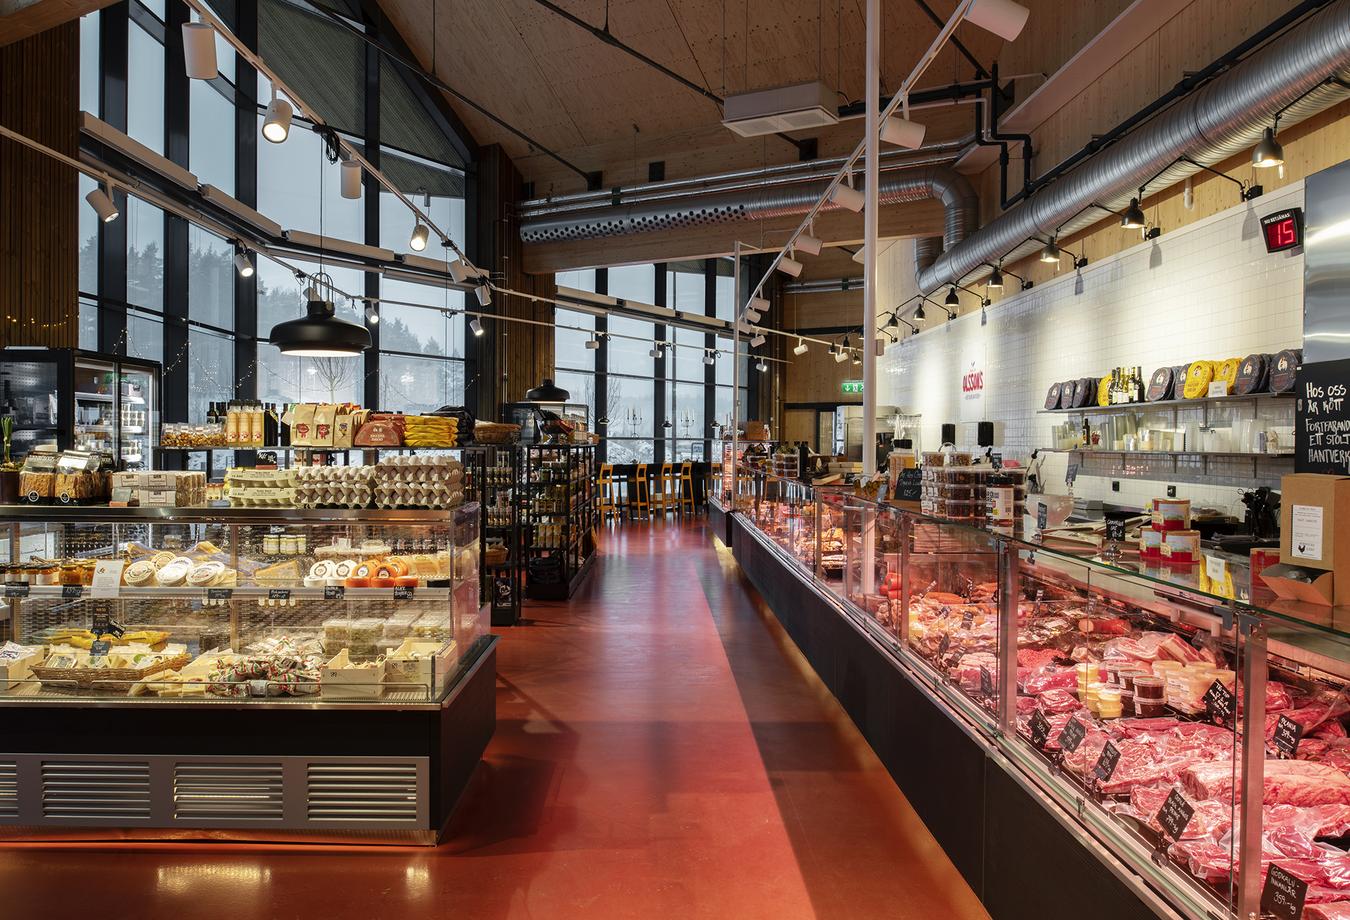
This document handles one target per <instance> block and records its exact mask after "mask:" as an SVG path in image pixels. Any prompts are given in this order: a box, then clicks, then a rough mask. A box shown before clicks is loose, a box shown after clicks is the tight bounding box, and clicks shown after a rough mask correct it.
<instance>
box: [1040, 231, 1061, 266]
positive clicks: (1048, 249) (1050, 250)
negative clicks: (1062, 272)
mask: <svg viewBox="0 0 1350 920" xmlns="http://www.w3.org/2000/svg"><path fill="white" fill-rule="evenodd" d="M1059 255H1060V253H1059V245H1058V244H1057V243H1056V242H1055V238H1054V237H1053V236H1052V237H1050V241H1049V242H1048V243H1046V244H1045V248H1044V249H1042V250H1041V261H1042V262H1045V263H1046V264H1049V263H1051V262H1053V263H1054V264H1056V265H1058V264H1059Z"/></svg>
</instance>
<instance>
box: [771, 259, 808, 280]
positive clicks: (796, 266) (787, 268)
mask: <svg viewBox="0 0 1350 920" xmlns="http://www.w3.org/2000/svg"><path fill="white" fill-rule="evenodd" d="M777 268H778V270H779V271H780V272H782V273H783V274H785V275H789V276H791V277H793V278H796V277H797V276H798V275H800V274H801V273H802V263H800V262H798V261H797V260H796V259H794V258H792V256H790V255H787V254H786V253H784V255H783V258H781V259H779V260H778V265H777Z"/></svg>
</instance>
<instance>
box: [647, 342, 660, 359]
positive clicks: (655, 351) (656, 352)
mask: <svg viewBox="0 0 1350 920" xmlns="http://www.w3.org/2000/svg"><path fill="white" fill-rule="evenodd" d="M647 357H649V358H659V357H661V343H660V342H657V343H656V344H655V345H653V346H652V347H651V351H649V352H647Z"/></svg>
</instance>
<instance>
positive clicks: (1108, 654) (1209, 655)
mask: <svg viewBox="0 0 1350 920" xmlns="http://www.w3.org/2000/svg"><path fill="white" fill-rule="evenodd" d="M1102 657H1103V658H1108V659H1110V658H1124V659H1129V660H1133V661H1149V662H1152V661H1180V662H1182V663H1183V664H1184V663H1186V662H1189V661H1208V662H1210V663H1211V664H1213V663H1214V653H1213V652H1211V651H1209V650H1208V649H1205V650H1201V649H1197V648H1195V647H1194V646H1192V645H1191V644H1190V643H1189V642H1187V641H1186V640H1185V639H1183V638H1181V637H1180V636H1178V635H1177V634H1176V633H1170V632H1146V633H1143V634H1142V635H1140V636H1138V637H1133V636H1122V637H1121V638H1118V639H1112V640H1111V641H1110V642H1108V643H1106V646H1105V648H1104V650H1103V651H1102Z"/></svg>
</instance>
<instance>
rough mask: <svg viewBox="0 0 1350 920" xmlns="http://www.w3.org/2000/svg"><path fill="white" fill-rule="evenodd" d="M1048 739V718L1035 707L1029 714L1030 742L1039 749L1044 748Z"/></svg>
mask: <svg viewBox="0 0 1350 920" xmlns="http://www.w3.org/2000/svg"><path fill="white" fill-rule="evenodd" d="M1049 740H1050V720H1049V719H1047V718H1046V717H1045V713H1043V712H1041V711H1040V710H1039V709H1037V710H1036V711H1035V712H1033V713H1032V714H1031V743H1032V744H1034V745H1035V746H1036V747H1037V748H1039V749H1040V750H1045V743H1046V742H1047V741H1049Z"/></svg>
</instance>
